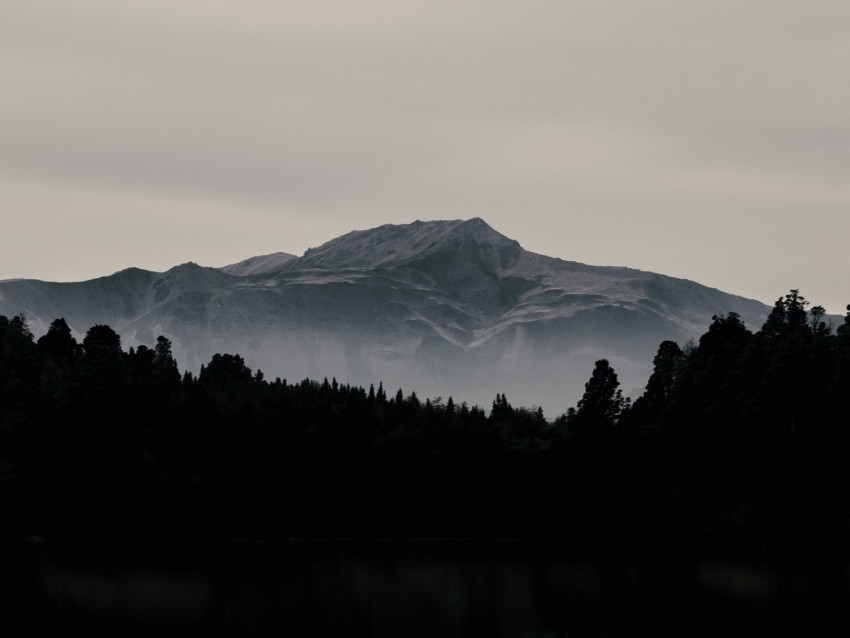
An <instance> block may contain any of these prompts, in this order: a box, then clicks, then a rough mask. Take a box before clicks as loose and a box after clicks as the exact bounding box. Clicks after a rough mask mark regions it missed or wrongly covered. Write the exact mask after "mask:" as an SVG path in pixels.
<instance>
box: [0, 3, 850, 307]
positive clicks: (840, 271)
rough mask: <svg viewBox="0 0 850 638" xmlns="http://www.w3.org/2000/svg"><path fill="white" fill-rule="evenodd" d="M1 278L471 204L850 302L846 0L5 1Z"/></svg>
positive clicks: (205, 255) (525, 227)
mask: <svg viewBox="0 0 850 638" xmlns="http://www.w3.org/2000/svg"><path fill="white" fill-rule="evenodd" d="M0 211H1V212H2V228H0V279H5V278H12V277H32V278H41V279H47V280H58V281H69V280H80V279H87V278H92V277H95V276H100V275H104V274H110V273H112V272H114V271H116V270H119V269H121V268H124V267H127V266H139V267H143V268H148V269H151V270H165V269H167V268H169V267H170V266H173V265H176V264H178V263H182V262H185V261H190V260H191V261H195V262H198V263H201V264H204V265H212V266H218V265H224V264H227V263H230V262H234V261H238V260H241V259H243V258H246V257H249V256H252V255H257V254H264V253H269V252H275V251H279V250H282V251H286V252H291V253H295V254H301V253H302V252H303V251H304V250H305V249H306V248H308V247H311V246H316V245H318V244H320V243H322V242H324V241H326V240H328V239H331V238H333V237H335V236H338V235H340V234H343V233H345V232H348V231H349V230H353V229H360V228H368V227H372V226H377V225H380V224H384V223H407V222H410V221H413V220H415V219H455V218H469V217H476V216H480V217H483V218H484V219H485V220H486V221H487V222H488V223H490V225H491V226H493V227H494V228H495V229H496V230H498V231H500V232H502V233H504V234H506V235H508V236H510V237H512V238H514V239H516V240H518V241H519V242H520V243H521V244H522V245H523V246H524V247H525V248H526V249H528V250H533V251H535V252H540V253H544V254H547V255H551V256H556V257H561V258H564V259H570V260H576V261H582V262H586V263H591V264H600V265H625V266H632V267H636V268H641V269H645V270H652V271H655V272H661V273H664V274H668V275H674V276H678V277H685V278H688V279H693V280H696V281H699V282H701V283H704V284H707V285H710V286H714V287H717V288H720V289H722V290H726V291H728V292H733V293H738V294H742V295H745V296H749V297H754V298H758V299H761V300H763V301H766V302H768V303H771V302H772V301H773V300H775V299H776V298H777V297H779V296H780V295H782V294H783V293H785V292H787V290H788V289H789V288H800V289H801V291H802V293H803V294H804V295H805V296H807V297H808V298H809V299H810V300H812V301H813V302H815V303H821V304H823V305H825V306H826V307H827V309H828V310H829V311H830V312H834V313H841V314H843V312H844V306H845V305H846V304H847V303H850V259H848V240H850V2H847V0H834V1H833V0H810V1H809V2H805V3H803V2H799V0H793V1H789V0H770V1H767V0H764V1H762V0H737V1H732V0H729V1H725V0H685V1H683V0H649V1H638V0H607V1H606V0H578V1H576V0H551V1H549V0H523V1H519V0H451V1H449V0H427V1H424V0H423V1H418V0H414V1H409V2H403V1H400V0H393V1H390V0H341V1H338V2H336V1H327V0H303V1H291V0H276V1H272V0H268V1H262V0H204V1H200V0H198V1H190V0H183V1H175V0H168V1H166V0H74V1H73V2H69V1H68V0H3V1H2V2H0Z"/></svg>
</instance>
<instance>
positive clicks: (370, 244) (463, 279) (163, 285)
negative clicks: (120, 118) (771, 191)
mask: <svg viewBox="0 0 850 638" xmlns="http://www.w3.org/2000/svg"><path fill="white" fill-rule="evenodd" d="M768 311H769V307H768V306H766V305H765V304H762V303H761V302H758V301H755V300H750V299H746V298H744V297H740V296H737V295H730V294H728V293H725V292H723V291H720V290H717V289H714V288H709V287H707V286H703V285H701V284H698V283H696V282H691V281H689V280H685V279H678V278H675V277H669V276H666V275H661V274H657V273H652V272H648V271H642V270H637V269H633V268H628V267H621V266H591V265H587V264H581V263H578V262H570V261H566V260H563V259H558V258H553V257H548V256H545V255H540V254H537V253H532V252H529V251H526V250H524V249H523V248H522V247H521V245H520V244H519V243H518V242H516V241H515V240H513V239H510V238H508V237H506V236H505V235H502V234H501V233H499V232H498V231H496V230H494V229H493V228H491V227H490V226H489V225H488V224H487V223H486V222H485V221H484V220H482V219H480V218H473V219H470V220H437V221H416V222H413V223H411V224H403V225H394V224H385V225H383V226H378V227H376V228H372V229H365V230H359V231H352V232H350V233H347V234H345V235H342V236H340V237H337V238H334V239H332V240H330V241H328V242H325V243H324V244H322V245H320V246H318V247H316V248H311V249H309V250H307V251H305V253H304V255H302V256H301V257H294V256H291V255H288V254H287V253H272V254H271V255H260V256H257V257H251V258H248V259H246V260H243V261H241V262H237V263H236V264H230V265H228V266H224V267H220V268H210V267H206V266H200V265H198V264H194V263H192V262H187V263H184V264H180V265H178V266H175V267H173V268H170V269H168V270H166V271H165V272H162V273H156V272H152V271H146V270H142V269H138V268H128V269H124V270H122V271H119V272H117V273H114V274H113V275H109V276H106V277H100V278H96V279H92V280H89V281H86V282H73V283H51V282H38V281H35V280H16V281H4V282H0V314H7V315H9V314H18V313H19V312H23V313H24V314H25V316H26V317H27V319H28V321H29V322H30V325H31V328H32V329H33V332H34V333H36V334H39V333H42V332H44V331H46V329H47V326H48V325H49V323H50V321H52V320H53V319H55V318H56V317H59V316H64V317H65V319H66V321H68V323H69V325H70V326H71V328H72V330H74V332H75V334H77V335H82V334H84V333H85V331H86V330H88V328H89V327H91V325H94V324H97V323H108V324H109V325H111V326H112V327H113V328H115V329H116V331H118V332H119V334H120V335H121V337H122V342H123V343H124V345H125V347H129V346H134V345H139V344H145V345H148V346H150V345H152V344H153V343H154V342H155V339H156V336H158V334H163V335H165V336H166V337H168V338H169V339H171V340H172V342H173V343H174V351H175V355H176V356H177V359H178V361H179V363H180V364H181V366H182V367H185V368H188V369H190V370H195V371H197V369H198V368H199V367H200V365H201V364H202V363H205V362H207V361H208V360H209V358H210V357H211V355H212V354H214V353H215V352H234V353H239V354H242V355H243V356H245V358H246V360H247V361H248V363H249V365H251V366H252V367H254V368H258V367H259V368H262V369H263V371H264V372H265V373H266V374H267V375H271V376H280V377H282V378H289V379H297V378H303V377H305V376H311V377H314V378H322V377H325V376H328V377H330V376H336V377H337V378H339V379H340V380H343V381H346V382H351V383H357V384H360V385H365V386H368V385H369V384H370V383H375V384H377V383H378V382H379V381H382V382H384V385H385V387H388V388H391V387H394V386H401V387H404V388H405V389H406V390H408V391H409V390H416V391H417V393H419V394H421V395H425V396H429V395H441V396H447V395H449V394H452V395H455V397H456V398H457V399H458V400H468V401H470V402H475V403H480V404H486V403H488V401H489V400H492V397H493V396H494V395H495V393H496V392H507V393H509V395H510V396H511V397H512V398H513V400H514V401H515V402H516V403H518V404H525V405H532V404H537V405H545V406H546V408H547V409H548V410H549V411H550V412H551V411H552V410H553V409H556V407H557V409H558V410H563V409H565V408H566V407H567V405H570V404H571V403H572V402H574V400H575V398H576V396H578V395H580V393H581V390H582V388H583V384H584V381H586V379H587V376H588V375H589V371H590V369H591V368H592V364H593V361H594V360H595V359H597V358H608V359H609V360H611V361H612V364H613V365H614V367H615V369H617V370H618V372H619V373H620V374H621V380H622V381H623V385H624V388H625V389H626V391H627V392H628V391H636V390H637V389H638V388H639V387H641V386H642V384H643V383H644V382H645V380H646V377H647V376H648V372H649V370H648V367H649V364H648V362H650V361H651V360H652V355H653V354H654V351H655V349H656V348H657V346H658V344H659V343H660V342H661V341H662V340H665V339H671V340H674V341H678V342H680V343H683V342H684V341H687V340H688V339H690V338H696V337H698V336H699V334H701V333H702V332H703V331H704V330H705V328H706V327H707V325H708V324H709V322H710V320H711V317H712V315H715V314H719V313H727V312H738V313H739V314H740V315H741V316H742V318H743V319H744V320H745V321H746V322H747V324H748V325H749V326H750V327H751V328H752V329H757V328H758V327H759V326H760V325H761V322H763V320H764V318H765V317H766V315H767V312H768Z"/></svg>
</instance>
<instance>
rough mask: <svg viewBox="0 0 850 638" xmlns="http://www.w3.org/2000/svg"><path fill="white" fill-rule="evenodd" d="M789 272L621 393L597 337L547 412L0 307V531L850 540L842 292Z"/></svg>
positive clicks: (847, 355) (848, 341)
mask: <svg viewBox="0 0 850 638" xmlns="http://www.w3.org/2000/svg"><path fill="white" fill-rule="evenodd" d="M848 310H849V311H848V315H847V317H845V318H844V321H843V323H842V324H841V325H839V326H838V327H837V328H836V329H832V327H831V326H830V325H828V324H827V322H826V321H825V320H824V312H823V309H822V308H820V307H818V306H814V307H811V306H810V304H809V302H808V301H807V300H805V299H804V297H803V296H802V295H800V294H799V292H798V291H796V290H792V291H791V292H790V293H788V294H787V295H785V296H784V297H782V298H780V299H779V300H777V302H776V304H775V306H774V308H773V310H772V311H771V313H770V315H769V317H768V318H767V320H766V321H765V322H764V324H763V325H762V326H759V327H756V328H755V330H754V329H753V328H751V327H749V326H747V325H745V323H744V322H742V321H741V319H740V317H739V316H738V315H737V314H735V313H728V314H720V315H716V316H715V317H714V318H713V321H712V323H711V325H710V326H709V328H708V330H707V331H706V332H705V333H704V334H703V335H702V336H701V337H700V338H699V340H698V342H694V343H691V344H677V343H675V342H672V341H664V342H662V343H660V344H659V347H658V349H657V352H656V355H655V357H654V360H653V361H652V368H653V371H652V373H651V375H650V376H649V378H648V379H647V382H646V384H645V390H644V391H643V393H642V394H641V395H640V396H639V397H638V398H637V399H636V400H635V401H634V402H632V401H630V400H629V399H628V398H626V397H624V395H623V392H622V389H621V387H620V384H619V380H618V377H617V373H616V370H615V369H614V367H613V366H612V365H611V363H610V362H609V361H607V360H604V359H601V360H598V361H596V363H595V364H594V365H593V367H592V369H589V370H587V371H586V378H587V383H586V384H585V391H584V393H583V395H582V397H581V399H580V400H579V401H578V402H577V403H576V405H575V406H573V407H571V408H569V409H567V410H566V411H565V412H563V413H560V414H548V415H547V414H544V413H543V410H542V409H533V408H532V409H529V408H524V407H519V406H514V405H512V403H511V400H510V397H509V396H507V395H506V394H505V393H497V394H496V396H495V397H494V398H493V401H492V403H491V404H490V405H487V406H484V407H480V406H477V405H468V404H466V403H463V402H461V401H457V402H456V400H455V398H453V397H448V396H447V397H445V398H442V399H434V400H432V398H426V397H423V396H420V395H418V394H417V392H416V388H401V389H399V388H389V387H384V386H383V385H381V384H379V385H378V386H377V387H376V386H374V385H373V386H370V387H368V388H366V387H359V386H352V385H348V384H341V383H339V382H338V381H337V380H336V379H334V378H331V379H315V380H311V379H303V380H284V379H280V378H275V379H270V378H266V377H265V376H264V374H263V373H262V372H261V371H259V370H252V369H250V368H249V367H248V366H247V365H246V364H245V361H244V359H243V358H242V357H241V356H240V355H238V354H216V355H215V356H213V357H212V358H211V360H210V361H208V362H207V363H206V364H205V365H204V366H203V367H202V368H201V370H200V373H199V374H197V375H195V374H192V373H191V372H186V371H184V372H181V371H180V370H179V369H178V366H177V364H176V362H175V360H174V357H173V354H172V352H171V344H170V342H169V340H168V339H167V338H165V337H162V336H160V337H159V338H158V339H157V342H156V346H155V347H153V348H149V347H146V346H138V347H131V348H129V349H128V350H126V351H125V350H124V349H123V348H122V344H121V339H120V337H119V335H118V334H117V333H116V332H115V331H114V330H113V329H112V328H111V327H109V326H107V325H102V324H100V325H95V326H92V327H91V328H90V329H89V330H88V331H87V333H86V335H85V337H84V339H83V340H82V342H81V343H80V342H78V341H77V340H76V339H75V338H74V337H73V335H72V334H71V331H70V329H69V327H68V325H67V323H66V322H65V321H64V320H63V319H61V318H59V319H56V320H54V321H53V322H52V323H51V325H50V328H49V330H48V331H47V332H46V333H45V334H44V335H43V336H41V337H39V338H38V339H37V340H36V339H35V338H34V337H33V336H32V334H31V333H30V331H29V329H28V327H27V325H26V322H25V320H24V319H23V318H22V317H11V318H8V317H5V316H3V317H0V508H2V511H3V512H4V516H3V517H2V521H0V534H2V536H3V537H4V538H7V539H14V538H24V537H28V536H29V537H32V536H37V537H42V538H47V539H76V540H79V541H83V540H85V539H87V538H98V539H104V538H113V539H125V540H126V539H130V538H141V537H143V538H145V539H147V540H149V541H151V542H156V541H157V539H158V540H159V541H161V542H167V541H173V540H174V539H180V538H183V539H207V540H210V541H213V542H224V541H228V540H232V539H234V538H263V539H272V538H274V539H284V538H293V537H302V538H341V537H345V538H351V537H354V538H397V539H406V538H422V537H428V538H480V539H488V538H489V539H493V538H514V539H545V540H549V541H554V542H567V543H569V542H574V543H578V542H589V541H594V542H606V541H609V542H616V541H622V540H629V541H636V542H642V543H649V544H652V543H697V544H699V543H713V544H725V545H733V546H738V545H744V546H746V545H749V544H775V545H783V546H817V547H842V548H845V547H847V544H848V542H847V539H848V534H847V532H848V529H847V528H848V522H847V521H848V520H850V506H848V503H850V498H848V496H850V494H848V490H850V467H848V465H847V463H846V458H847V457H848V453H850V405H848V401H850V392H848V389H850V308H849V309H848Z"/></svg>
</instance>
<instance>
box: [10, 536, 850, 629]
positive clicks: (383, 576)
mask: <svg viewBox="0 0 850 638" xmlns="http://www.w3.org/2000/svg"><path fill="white" fill-rule="evenodd" d="M848 560H849V559H848V555H847V554H846V553H843V552H842V553H835V552H813V551H799V552H794V553H792V554H787V553H786V554H783V555H777V554H772V553H770V552H767V551H759V552H752V553H750V554H749V555H748V557H746V558H744V557H742V556H741V555H737V556H735V555H730V554H728V553H724V552H720V551H718V550H713V551H710V552H706V551H700V552H696V551H684V550H675V551H672V550H667V551H663V550H660V549H653V550H638V549H637V548H635V547H634V546H618V547H607V548H602V547H593V546H587V547H584V548H583V549H581V550H580V551H564V550H553V549H552V548H549V547H544V546H541V545H531V544H518V543H499V542H487V543H482V542H460V541H443V542H435V541H430V542H428V541H420V542H406V543H395V542H390V541H386V542H344V541H335V542H327V541H325V542H300V541H290V542H285V543H278V544H269V543H252V542H241V543H234V544H230V545H228V546H224V547H221V546H220V547H215V548H213V547H207V548H199V547H194V548H191V549H190V548H188V547H187V548H183V549H176V548H172V549H171V550H170V551H168V552H166V551H163V550H162V549H157V550H154V549H145V548H144V546H143V545H136V546H134V547H132V548H129V547H123V548H116V547H111V548H107V547H96V546H89V547H87V548H84V549H83V548H80V547H76V548H72V547H67V546H65V547H63V546H60V545H57V544H52V543H46V544H33V543H30V544H18V545H14V546H9V545H7V546H5V547H4V548H3V549H2V565H0V567H2V578H0V582H1V583H2V584H0V635H2V636H19V635H20V636H39V635H57V636H58V635H61V636H92V637H98V636H131V637H132V636H210V635H221V634H223V635H233V636H260V635H262V636H266V635H276V636H305V637H306V636H310V637H322V636H334V637H346V636H374V637H384V636H386V637H396V636H404V637H417V636H423V637H425V636H427V637H432V636H433V637H441V638H442V637H451V636H464V637H479V636H480V637H482V638H483V637H493V638H496V637H510V638H519V637H524V636H527V637H530V638H531V637H534V638H536V637H540V638H543V637H544V636H545V637H549V638H554V637H566V636H570V637H584V636H697V637H699V636H724V637H728V636H818V637H825V636H846V635H847V634H848V631H850V605H848V601H850V578H848V574H850V562H848Z"/></svg>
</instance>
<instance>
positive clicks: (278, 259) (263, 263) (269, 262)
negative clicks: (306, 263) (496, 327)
mask: <svg viewBox="0 0 850 638" xmlns="http://www.w3.org/2000/svg"><path fill="white" fill-rule="evenodd" d="M290 259H295V255H290V254H289V253H272V254H270V255H259V256H257V257H249V258H248V259H245V260H243V261H240V262H237V263H235V264H229V265H227V266H221V267H219V268H218V270H220V271H222V272H224V273H227V274H228V275H238V276H240V277H247V276H248V275H261V274H263V273H267V272H270V271H272V270H276V269H277V268H279V267H280V266H282V265H283V264H285V263H286V262H288V261H289V260H290Z"/></svg>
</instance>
